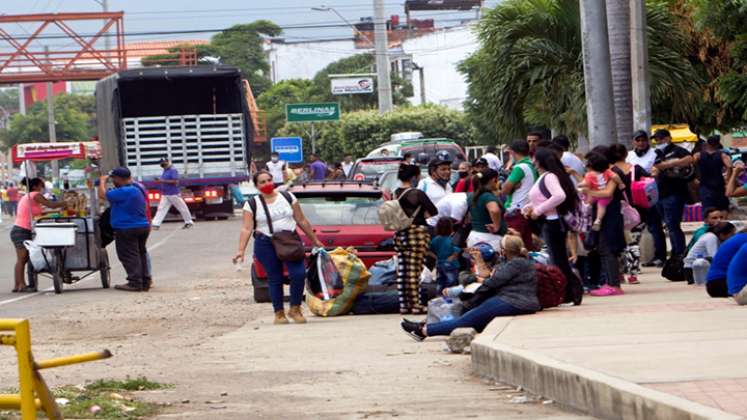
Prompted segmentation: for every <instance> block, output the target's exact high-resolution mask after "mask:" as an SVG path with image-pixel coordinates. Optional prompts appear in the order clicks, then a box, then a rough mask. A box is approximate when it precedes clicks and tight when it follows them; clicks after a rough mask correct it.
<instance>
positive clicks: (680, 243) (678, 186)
mask: <svg viewBox="0 0 747 420" xmlns="http://www.w3.org/2000/svg"><path fill="white" fill-rule="evenodd" d="M654 137H656V141H657V143H659V144H661V145H663V147H662V148H661V149H659V150H657V152H656V154H657V158H656V164H655V165H654V168H655V169H656V171H655V173H658V174H657V177H656V184H657V186H658V187H659V203H658V206H659V212H660V213H661V216H662V218H663V219H664V223H666V225H667V230H668V231H669V240H670V241H671V243H672V255H673V256H675V255H676V256H683V255H684V253H685V247H686V242H685V234H684V232H682V227H681V226H680V225H681V224H682V212H683V211H684V210H685V204H686V200H687V196H688V194H689V192H688V187H687V184H688V182H689V181H688V179H689V176H690V175H688V173H691V171H688V170H687V168H688V167H690V166H692V164H693V157H692V156H691V155H690V152H688V151H687V149H685V148H683V147H680V146H677V145H675V144H673V143H672V135H671V134H670V133H669V131H668V130H664V129H660V130H656V132H655V133H654ZM693 170H694V169H693Z"/></svg>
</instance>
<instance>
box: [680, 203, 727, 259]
mask: <svg viewBox="0 0 747 420" xmlns="http://www.w3.org/2000/svg"><path fill="white" fill-rule="evenodd" d="M724 220H725V214H724V212H722V211H721V210H719V209H717V208H716V207H706V208H705V210H703V226H701V227H699V228H698V229H697V230H695V232H693V237H692V239H690V243H689V244H687V252H690V250H691V249H693V245H695V243H696V242H698V240H699V239H700V237H701V236H703V235H705V233H706V232H708V229H710V228H712V227H714V226H716V225H718V224H719V223H721V222H723V221H724Z"/></svg>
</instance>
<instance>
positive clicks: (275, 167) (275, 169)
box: [267, 160, 286, 184]
mask: <svg viewBox="0 0 747 420" xmlns="http://www.w3.org/2000/svg"><path fill="white" fill-rule="evenodd" d="M285 166H286V163H285V161H282V160H279V161H277V162H273V161H269V162H267V170H268V171H269V172H270V175H272V182H274V183H276V184H282V183H283V175H284V171H285Z"/></svg>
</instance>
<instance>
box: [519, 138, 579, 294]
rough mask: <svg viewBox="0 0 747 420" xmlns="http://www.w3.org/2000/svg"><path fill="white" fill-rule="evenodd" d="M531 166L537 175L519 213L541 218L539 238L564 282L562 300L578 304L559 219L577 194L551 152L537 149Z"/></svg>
mask: <svg viewBox="0 0 747 420" xmlns="http://www.w3.org/2000/svg"><path fill="white" fill-rule="evenodd" d="M534 167H535V168H536V169H537V171H538V172H539V179H538V181H537V182H536V183H535V184H534V186H533V187H532V189H531V191H530V192H529V200H530V203H529V204H528V205H527V206H525V207H524V209H523V213H524V216H525V217H527V218H529V219H532V220H538V219H539V218H540V217H544V222H543V223H542V238H543V240H544V241H545V243H546V244H547V248H548V250H549V253H550V260H551V261H552V264H553V265H556V266H558V268H559V269H560V271H562V272H563V275H565V278H566V280H567V282H568V286H567V287H566V293H565V301H566V302H573V304H574V305H580V304H581V300H582V299H583V295H584V289H583V286H582V285H581V280H579V278H578V277H577V276H576V275H575V274H574V273H573V270H572V269H571V264H570V262H569V261H568V252H567V248H566V233H567V228H566V226H565V223H564V222H563V220H562V217H563V216H564V215H566V214H568V213H570V212H572V211H575V209H576V206H577V205H578V200H579V199H578V194H577V193H576V188H575V187H574V186H573V182H572V181H571V178H570V177H569V176H568V174H567V173H566V171H565V168H564V167H563V164H562V163H561V161H560V158H559V157H558V155H557V153H555V151H553V150H550V149H548V148H545V147H540V148H538V149H537V151H536V152H535V154H534Z"/></svg>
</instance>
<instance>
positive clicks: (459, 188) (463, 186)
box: [454, 176, 475, 193]
mask: <svg viewBox="0 0 747 420" xmlns="http://www.w3.org/2000/svg"><path fill="white" fill-rule="evenodd" d="M471 180H472V177H469V176H468V177H467V178H464V179H460V180H459V181H458V182H457V183H456V186H455V187H454V192H458V193H464V192H475V190H474V188H473V186H474V185H473V183H472V182H470V183H469V184H467V181H471Z"/></svg>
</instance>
